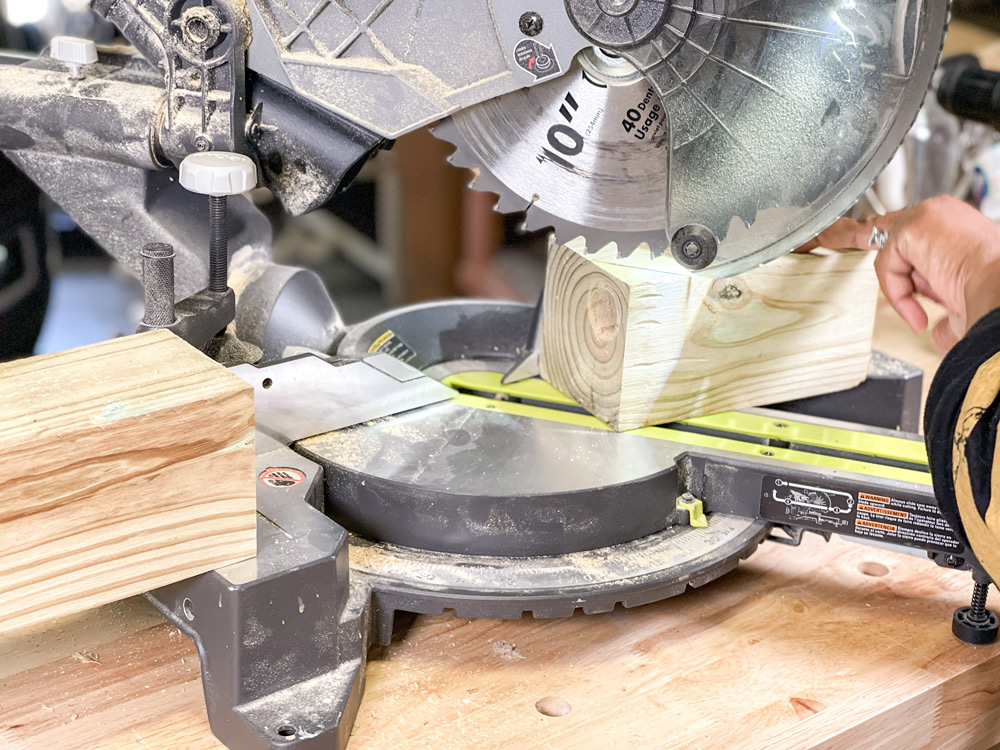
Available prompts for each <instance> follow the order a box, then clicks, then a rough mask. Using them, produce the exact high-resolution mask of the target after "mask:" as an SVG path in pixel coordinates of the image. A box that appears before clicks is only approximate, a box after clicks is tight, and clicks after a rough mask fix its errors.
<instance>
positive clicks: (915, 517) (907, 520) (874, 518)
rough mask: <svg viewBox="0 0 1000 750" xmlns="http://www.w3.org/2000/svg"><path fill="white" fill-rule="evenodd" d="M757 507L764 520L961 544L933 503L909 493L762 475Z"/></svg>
mask: <svg viewBox="0 0 1000 750" xmlns="http://www.w3.org/2000/svg"><path fill="white" fill-rule="evenodd" d="M760 511H761V515H762V516H763V517H764V518H766V519H768V520H769V521H776V522H778V523H787V524H789V525H791V526H803V527H805V528H810V529H816V530H818V531H832V532H836V533H838V534H846V535H848V536H857V537H864V538H866V539H877V540H879V541H884V542H888V543H890V544H902V545H905V546H907V547H917V548H919V549H925V550H929V551H935V552H953V551H955V550H958V549H961V547H962V545H961V543H960V542H959V541H958V539H956V538H955V535H954V534H953V533H952V531H951V527H950V526H949V525H948V522H947V521H946V520H945V519H944V517H943V516H942V515H941V511H940V510H939V509H938V507H937V506H936V505H933V504H930V503H926V502H921V501H920V500H916V499H911V498H905V497H888V496H886V495H874V494H870V493H866V492H855V491H851V490H849V489H846V488H842V489H837V488H834V487H831V486H825V484H824V486H815V485H810V484H806V483H800V482H794V481H789V480H785V479H780V478H778V477H764V483H763V488H762V490H761V501H760Z"/></svg>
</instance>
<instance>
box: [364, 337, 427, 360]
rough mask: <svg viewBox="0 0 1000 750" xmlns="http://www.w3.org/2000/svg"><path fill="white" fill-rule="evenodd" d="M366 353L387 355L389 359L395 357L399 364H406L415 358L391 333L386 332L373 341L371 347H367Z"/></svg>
mask: <svg viewBox="0 0 1000 750" xmlns="http://www.w3.org/2000/svg"><path fill="white" fill-rule="evenodd" d="M368 353H369V354H388V355H389V356H390V357H395V358H396V359H398V360H399V361H400V362H406V363H407V364H409V362H410V360H412V359H413V358H414V357H416V356H417V353H416V352H415V351H413V349H411V348H410V347H409V346H408V345H407V343H406V342H405V341H403V339H401V338H399V336H397V335H396V334H395V333H393V332H392V331H386V332H385V333H383V334H382V335H381V336H379V337H378V338H377V339H375V340H374V341H373V342H372V345H371V346H369V347H368Z"/></svg>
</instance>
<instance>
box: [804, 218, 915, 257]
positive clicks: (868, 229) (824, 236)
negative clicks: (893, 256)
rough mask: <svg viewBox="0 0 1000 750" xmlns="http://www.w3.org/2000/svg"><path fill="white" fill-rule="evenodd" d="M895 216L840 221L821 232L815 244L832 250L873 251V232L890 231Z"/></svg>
mask: <svg viewBox="0 0 1000 750" xmlns="http://www.w3.org/2000/svg"><path fill="white" fill-rule="evenodd" d="M895 219H896V215H895V214H886V215H885V216H876V217H873V218H871V219H866V220H864V221H856V220H855V219H848V218H843V219H838V220H837V221H836V222H834V223H833V224H832V225H831V226H830V227H829V228H828V229H826V230H825V231H823V232H821V233H820V234H819V235H818V236H817V237H816V239H815V240H814V242H816V244H817V246H822V247H830V248H841V249H843V248H856V249H858V250H873V249H875V248H873V247H872V245H871V239H872V230H873V229H875V227H878V228H879V229H880V230H884V229H889V228H891V227H892V225H893V224H894V223H895Z"/></svg>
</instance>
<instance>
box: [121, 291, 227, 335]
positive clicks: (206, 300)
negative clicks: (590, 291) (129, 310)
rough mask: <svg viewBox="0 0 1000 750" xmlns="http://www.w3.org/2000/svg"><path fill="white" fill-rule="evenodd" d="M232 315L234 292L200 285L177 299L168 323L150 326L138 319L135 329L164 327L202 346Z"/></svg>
mask: <svg viewBox="0 0 1000 750" xmlns="http://www.w3.org/2000/svg"><path fill="white" fill-rule="evenodd" d="M235 317H236V295H235V294H234V293H233V290H232V289H227V290H226V291H224V292H212V291H209V290H208V289H203V290H202V291H200V292H198V293H197V294H193V295H191V296H190V297H188V298H187V299H186V300H183V301H181V302H178V303H177V305H176V306H175V307H174V322H173V323H171V324H170V325H168V326H150V325H146V324H145V323H140V324H139V326H138V327H137V328H136V333H142V332H143V331H154V330H161V329H165V330H168V331H172V332H174V333H176V334H177V335H178V336H180V337H181V338H182V339H184V340H185V341H187V342H188V343H189V344H191V346H193V347H195V348H196V349H203V348H204V347H205V346H206V345H207V344H208V342H209V341H211V340H212V338H213V337H214V336H216V335H218V334H219V333H220V332H221V331H224V330H225V329H226V326H228V325H229V324H230V323H232V322H233V319H234V318H235Z"/></svg>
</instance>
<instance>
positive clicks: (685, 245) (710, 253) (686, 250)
mask: <svg viewBox="0 0 1000 750" xmlns="http://www.w3.org/2000/svg"><path fill="white" fill-rule="evenodd" d="M670 252H671V253H672V254H673V256H674V260H676V261H677V262H678V263H680V264H681V265H682V266H684V267H685V268H689V269H691V270H692V271H700V270H701V269H703V268H708V267H709V266H710V265H712V262H713V261H714V260H715V256H716V255H717V254H718V252H719V242H718V240H717V239H716V238H715V234H714V233H713V232H712V230H711V229H709V228H708V227H705V226H702V225H701V224H688V225H687V226H686V227H682V228H681V229H679V230H677V232H676V234H674V237H673V239H672V240H671V242H670Z"/></svg>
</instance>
